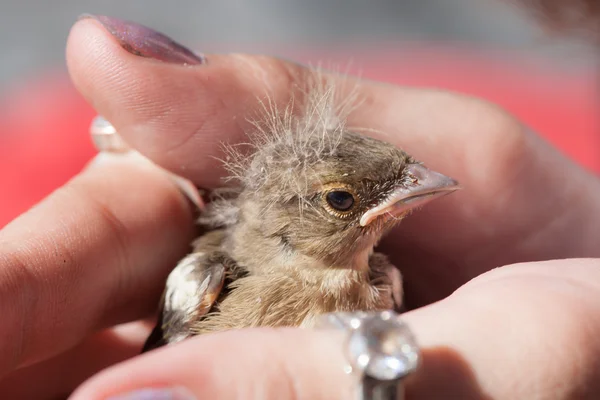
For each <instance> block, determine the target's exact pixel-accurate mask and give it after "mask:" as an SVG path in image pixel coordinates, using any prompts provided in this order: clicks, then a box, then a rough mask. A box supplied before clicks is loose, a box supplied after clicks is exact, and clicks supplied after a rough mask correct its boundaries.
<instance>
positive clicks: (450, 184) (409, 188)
mask: <svg viewBox="0 0 600 400" xmlns="http://www.w3.org/2000/svg"><path fill="white" fill-rule="evenodd" d="M406 168H407V172H408V174H410V175H411V176H412V177H413V178H414V182H413V183H412V184H409V185H404V184H403V185H401V186H398V188H396V189H395V190H394V191H393V192H392V194H391V195H390V196H389V197H388V198H387V199H386V200H385V201H383V202H381V203H380V204H378V205H376V206H375V207H373V208H371V209H369V210H368V211H367V212H365V213H364V214H363V216H362V217H361V218H360V226H366V225H369V224H370V223H371V222H372V221H373V220H375V219H376V218H377V217H379V216H380V215H384V214H387V215H389V216H392V217H394V216H399V215H401V214H404V213H405V212H407V211H409V210H412V209H414V208H416V207H419V206H422V205H423V204H425V203H428V202H430V201H431V200H433V199H436V198H438V197H441V196H443V195H446V194H449V193H451V192H454V191H455V190H458V189H460V186H459V185H458V182H457V181H455V180H454V179H452V178H449V177H447V176H445V175H442V174H440V173H439V172H435V171H432V170H430V169H428V168H426V167H424V166H422V165H420V164H410V165H409V166H407V167H406Z"/></svg>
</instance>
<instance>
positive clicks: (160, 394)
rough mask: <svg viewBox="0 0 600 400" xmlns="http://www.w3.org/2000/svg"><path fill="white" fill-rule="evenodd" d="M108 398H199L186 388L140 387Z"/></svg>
mask: <svg viewBox="0 0 600 400" xmlns="http://www.w3.org/2000/svg"><path fill="white" fill-rule="evenodd" d="M106 400H198V399H197V398H196V397H195V396H194V395H193V394H192V393H190V391H189V390H187V389H184V388H179V387H177V388H156V389H140V390H135V391H133V392H129V393H124V394H120V395H117V396H112V397H109V398H108V399H106Z"/></svg>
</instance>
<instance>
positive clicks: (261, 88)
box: [67, 16, 303, 187]
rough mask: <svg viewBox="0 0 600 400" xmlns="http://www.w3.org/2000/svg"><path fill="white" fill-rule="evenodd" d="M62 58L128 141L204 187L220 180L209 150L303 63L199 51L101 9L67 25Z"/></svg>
mask: <svg viewBox="0 0 600 400" xmlns="http://www.w3.org/2000/svg"><path fill="white" fill-rule="evenodd" d="M207 60H208V61H207ZM67 65H68V69H69V73H70V75H71V79H72V81H73V82H74V84H75V86H76V87H77V89H78V90H79V91H80V92H81V94H82V95H83V96H84V97H85V98H86V99H87V100H88V102H89V103H90V104H91V105H92V106H93V107H94V108H95V110H96V111H97V112H98V113H99V114H101V115H102V116H104V117H105V118H106V119H108V120H109V121H110V122H111V123H112V124H113V125H114V126H115V128H116V129H117V131H118V132H120V133H121V134H122V136H123V138H124V139H125V141H126V142H127V143H128V144H129V145H130V146H132V147H133V148H135V149H136V150H138V151H139V152H140V153H142V154H143V155H145V156H146V157H148V158H150V159H151V160H153V161H154V162H155V163H157V164H158V165H160V166H162V167H164V168H166V169H168V170H171V171H173V172H174V173H178V174H180V175H183V176H186V177H188V178H189V179H192V180H193V181H194V182H195V183H197V184H199V185H200V186H204V187H210V186H215V185H216V184H218V183H219V176H220V175H221V172H222V171H220V170H219V168H220V165H219V164H218V163H216V162H215V160H214V159H213V158H212V157H210V156H215V155H217V154H219V153H220V146H221V144H222V143H223V142H239V141H240V140H241V138H243V135H244V133H243V132H244V127H246V128H247V127H248V126H249V124H248V123H247V122H246V119H245V118H244V117H247V116H251V115H253V114H254V113H255V112H256V111H257V107H258V106H259V103H258V102H257V101H256V99H257V96H260V95H261V94H266V90H267V89H268V90H269V95H270V97H272V98H273V99H274V100H275V101H278V99H280V98H285V97H287V96H289V91H290V86H291V85H292V84H293V83H294V79H295V76H296V75H297V74H298V72H299V71H302V70H303V69H302V68H301V67H300V66H297V65H295V64H293V63H287V62H283V61H279V60H277V59H273V58H269V57H259V56H252V57H250V56H243V55H210V57H204V56H202V55H200V54H196V53H193V52H192V51H191V50H189V49H187V48H186V47H184V46H182V45H180V44H178V43H176V42H174V41H173V40H172V39H170V38H168V37H167V36H165V35H163V34H160V33H158V32H156V31H154V30H152V29H150V28H146V27H143V26H140V25H138V24H135V23H132V22H126V21H122V20H119V19H117V18H112V17H105V16H85V17H83V18H81V19H80V20H79V21H78V22H77V23H76V24H75V25H74V26H73V28H72V29H71V32H70V35H69V39H68V42H67ZM246 124H248V125H246ZM207 167H210V168H207ZM190 171H193V172H191V173H190ZM207 172H208V173H207Z"/></svg>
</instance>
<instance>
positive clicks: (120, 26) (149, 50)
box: [79, 14, 205, 65]
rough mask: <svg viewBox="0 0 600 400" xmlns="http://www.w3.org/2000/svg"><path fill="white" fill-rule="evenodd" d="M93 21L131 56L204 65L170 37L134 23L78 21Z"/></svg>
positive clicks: (100, 19) (102, 19)
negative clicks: (99, 24)
mask: <svg viewBox="0 0 600 400" xmlns="http://www.w3.org/2000/svg"><path fill="white" fill-rule="evenodd" d="M87 18H90V19H94V20H96V21H98V22H100V23H101V24H102V26H104V28H106V30H107V31H108V32H110V34H111V35H113V36H114V37H115V38H116V39H117V40H118V41H119V43H120V44H121V46H123V48H124V49H125V50H127V51H128V52H130V53H131V54H135V55H136V56H140V57H148V58H154V59H156V60H160V61H164V62H169V63H174V64H184V65H186V64H189V65H198V64H204V63H205V60H204V57H203V56H202V55H199V54H196V53H194V52H193V51H191V50H190V49H188V48H187V47H185V46H182V45H180V44H179V43H177V42H175V41H174V40H173V39H171V38H170V37H168V36H166V35H164V34H162V33H160V32H157V31H155V30H154V29H150V28H148V27H145V26H143V25H140V24H136V23H135V22H129V21H124V20H122V19H119V18H114V17H107V16H104V15H90V14H84V15H82V16H80V17H79V19H87Z"/></svg>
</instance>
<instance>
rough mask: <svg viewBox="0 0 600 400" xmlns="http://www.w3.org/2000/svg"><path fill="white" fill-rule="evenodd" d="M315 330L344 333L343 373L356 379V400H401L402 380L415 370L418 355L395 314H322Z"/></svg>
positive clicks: (418, 361)
mask: <svg viewBox="0 0 600 400" xmlns="http://www.w3.org/2000/svg"><path fill="white" fill-rule="evenodd" d="M315 327H316V328H321V329H331V328H334V329H338V330H343V331H345V332H346V333H347V335H346V341H345V356H346V357H347V360H348V365H346V366H345V371H346V372H347V373H351V374H355V375H356V376H357V378H358V380H359V386H360V387H359V388H358V390H357V394H358V397H357V398H358V399H359V400H392V399H393V400H398V399H404V379H405V378H406V377H407V376H409V375H410V374H412V373H413V372H414V371H415V370H416V369H417V367H418V365H419V363H420V359H421V355H420V351H419V346H418V345H417V342H416V340H415V337H414V335H413V333H412V332H411V330H410V329H409V328H408V326H407V325H406V323H404V322H403V321H402V320H401V319H400V318H399V316H398V314H396V313H394V312H392V311H382V312H347V313H346V312H342V313H331V314H324V315H322V316H321V317H320V318H319V319H318V320H317V322H316V325H315Z"/></svg>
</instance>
